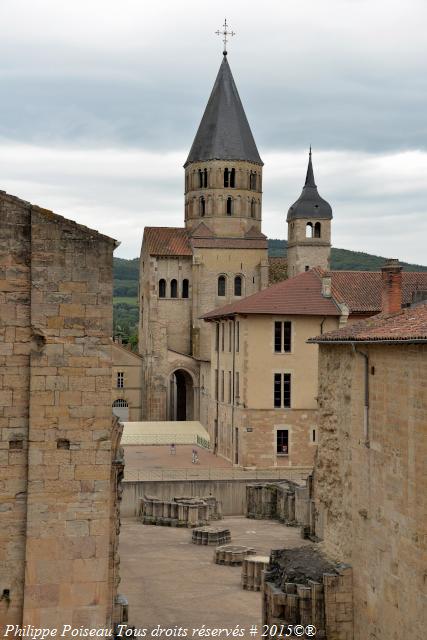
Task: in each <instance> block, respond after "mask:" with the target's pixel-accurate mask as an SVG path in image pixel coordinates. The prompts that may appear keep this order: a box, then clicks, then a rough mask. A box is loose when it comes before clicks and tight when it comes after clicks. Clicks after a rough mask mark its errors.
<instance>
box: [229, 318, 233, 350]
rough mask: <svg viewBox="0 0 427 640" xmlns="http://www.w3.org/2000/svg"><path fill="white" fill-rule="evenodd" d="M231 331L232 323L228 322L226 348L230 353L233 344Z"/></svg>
mask: <svg viewBox="0 0 427 640" xmlns="http://www.w3.org/2000/svg"><path fill="white" fill-rule="evenodd" d="M232 333H233V324H232V323H231V322H230V323H229V325H228V350H229V352H230V353H231V347H232V345H233V339H232Z"/></svg>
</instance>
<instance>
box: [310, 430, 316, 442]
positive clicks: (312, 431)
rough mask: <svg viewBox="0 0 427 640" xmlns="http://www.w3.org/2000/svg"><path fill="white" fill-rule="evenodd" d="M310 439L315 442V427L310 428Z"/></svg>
mask: <svg viewBox="0 0 427 640" xmlns="http://www.w3.org/2000/svg"><path fill="white" fill-rule="evenodd" d="M311 441H312V442H313V443H315V442H316V429H312V430H311Z"/></svg>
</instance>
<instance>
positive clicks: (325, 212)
mask: <svg viewBox="0 0 427 640" xmlns="http://www.w3.org/2000/svg"><path fill="white" fill-rule="evenodd" d="M296 218H322V219H324V220H325V219H326V220H331V219H332V208H331V205H330V204H329V202H326V200H323V198H321V197H320V196H319V192H318V191H317V186H316V183H315V181H314V171H313V162H312V159H311V146H310V153H309V155H308V167H307V174H306V177H305V184H304V187H303V190H302V192H301V195H300V197H299V198H298V200H297V201H296V202H294V204H293V205H292V207H290V209H289V211H288V217H287V221H288V222H289V221H290V220H295V219H296Z"/></svg>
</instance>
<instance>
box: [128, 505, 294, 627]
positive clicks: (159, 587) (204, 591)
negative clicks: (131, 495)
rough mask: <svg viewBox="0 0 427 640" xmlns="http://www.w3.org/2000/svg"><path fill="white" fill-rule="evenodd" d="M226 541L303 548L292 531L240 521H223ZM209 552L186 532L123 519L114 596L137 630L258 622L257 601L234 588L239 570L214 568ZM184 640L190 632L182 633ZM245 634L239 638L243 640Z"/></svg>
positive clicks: (260, 548) (264, 549) (264, 550)
mask: <svg viewBox="0 0 427 640" xmlns="http://www.w3.org/2000/svg"><path fill="white" fill-rule="evenodd" d="M221 525H224V526H226V527H228V528H229V529H230V531H231V536H232V542H233V543H236V544H244V545H247V546H252V547H254V548H255V549H256V551H257V553H258V554H260V555H268V554H269V552H270V550H271V549H277V548H282V547H295V546H301V545H303V544H306V543H305V541H303V540H302V539H301V537H300V532H299V529H298V528H294V527H286V526H285V525H282V524H280V523H278V522H275V521H271V520H249V519H247V518H245V517H243V516H237V517H229V518H224V520H222V521H221ZM213 550H214V547H207V546H198V545H194V544H192V543H191V529H176V528H170V527H157V526H150V525H143V524H140V523H139V522H137V521H136V520H135V519H125V520H124V521H123V522H122V529H121V533H120V558H121V576H122V581H121V585H120V588H119V590H120V592H121V593H123V594H125V595H126V596H127V598H128V599H129V611H130V624H132V625H135V626H136V627H137V628H144V627H145V628H148V629H150V630H151V629H153V628H155V627H156V626H157V625H158V624H160V625H161V626H162V627H168V628H173V627H175V626H176V625H177V626H178V627H180V626H181V627H186V628H200V627H201V625H203V624H205V625H206V626H207V627H222V628H223V627H228V628H231V627H235V625H240V626H241V627H245V628H248V627H249V626H250V625H251V624H253V623H255V624H258V625H259V624H260V623H261V596H260V594H259V593H257V592H252V591H244V590H243V589H241V587H240V574H241V568H240V567H227V566H222V565H217V564H214V562H213V560H212V558H213ZM188 635H189V637H190V636H191V633H189V634H188ZM249 637H250V636H249V634H245V638H249Z"/></svg>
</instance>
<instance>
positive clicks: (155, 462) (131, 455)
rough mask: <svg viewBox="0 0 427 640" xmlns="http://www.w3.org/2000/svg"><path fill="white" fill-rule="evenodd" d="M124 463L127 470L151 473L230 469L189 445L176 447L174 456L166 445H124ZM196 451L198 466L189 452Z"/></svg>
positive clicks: (203, 450)
mask: <svg viewBox="0 0 427 640" xmlns="http://www.w3.org/2000/svg"><path fill="white" fill-rule="evenodd" d="M123 449H124V452H125V462H126V469H127V470H134V469H135V470H136V469H144V471H151V470H156V469H186V468H188V467H195V468H196V469H207V468H209V467H215V468H218V469H231V468H232V464H231V463H230V462H228V461H227V460H224V458H220V457H219V456H215V455H214V454H213V453H211V452H210V451H208V450H207V449H203V448H202V447H197V446H196V445H191V444H178V445H176V453H175V455H171V453H170V447H169V446H168V445H134V444H132V445H125V446H124V447H123ZM193 449H196V450H197V455H198V458H199V462H198V464H195V465H193V464H192V462H191V452H192V450H193Z"/></svg>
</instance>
